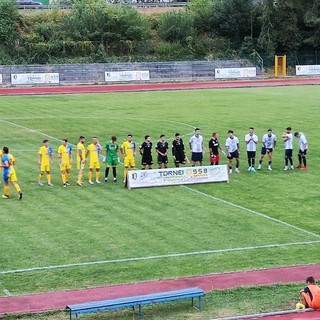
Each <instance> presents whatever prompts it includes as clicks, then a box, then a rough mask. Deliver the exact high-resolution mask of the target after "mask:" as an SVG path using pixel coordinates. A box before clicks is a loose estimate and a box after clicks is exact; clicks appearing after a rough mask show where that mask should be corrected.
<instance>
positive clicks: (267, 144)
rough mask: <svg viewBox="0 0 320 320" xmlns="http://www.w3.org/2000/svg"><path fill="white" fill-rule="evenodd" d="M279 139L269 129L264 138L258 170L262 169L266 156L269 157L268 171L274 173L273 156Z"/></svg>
mask: <svg viewBox="0 0 320 320" xmlns="http://www.w3.org/2000/svg"><path fill="white" fill-rule="evenodd" d="M276 143H277V137H276V135H275V134H274V133H273V132H272V129H268V132H267V133H266V134H264V135H263V137H262V148H261V156H260V160H259V165H258V170H260V169H261V165H262V161H263V158H264V156H265V155H266V154H267V155H268V170H270V171H272V167H271V164H272V154H273V151H274V149H275V147H276Z"/></svg>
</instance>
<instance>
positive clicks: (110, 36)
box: [0, 0, 320, 64]
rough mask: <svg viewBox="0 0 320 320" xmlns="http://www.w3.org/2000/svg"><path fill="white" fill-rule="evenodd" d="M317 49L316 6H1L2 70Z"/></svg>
mask: <svg viewBox="0 0 320 320" xmlns="http://www.w3.org/2000/svg"><path fill="white" fill-rule="evenodd" d="M319 49H320V0H192V1H191V2H190V4H189V6H188V7H187V8H186V10H181V11H170V12H167V13H163V14H160V15H156V14H155V15H152V16H146V15H142V14H140V13H139V12H138V11H136V10H135V9H133V8H130V7H127V6H114V5H110V4H106V2H105V1H104V0H74V3H73V8H72V9H71V10H67V11H66V10H60V9H58V8H54V9H52V10H33V11H19V10H18V8H17V6H16V4H15V1H14V0H1V1H0V64H13V63H17V64H19V63H21V64H22V63H72V62H113V61H153V60H185V59H188V60H192V59H230V58H237V57H240V56H245V55H247V56H248V55H250V54H251V53H252V52H253V51H254V50H255V51H257V52H259V53H261V54H266V55H270V56H271V55H274V54H282V53H287V52H301V51H305V50H319Z"/></svg>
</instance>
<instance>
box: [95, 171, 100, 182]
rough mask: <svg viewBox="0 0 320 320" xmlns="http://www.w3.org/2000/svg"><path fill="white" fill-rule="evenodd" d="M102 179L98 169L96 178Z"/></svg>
mask: <svg viewBox="0 0 320 320" xmlns="http://www.w3.org/2000/svg"><path fill="white" fill-rule="evenodd" d="M99 179H100V171H99V172H98V171H96V180H99Z"/></svg>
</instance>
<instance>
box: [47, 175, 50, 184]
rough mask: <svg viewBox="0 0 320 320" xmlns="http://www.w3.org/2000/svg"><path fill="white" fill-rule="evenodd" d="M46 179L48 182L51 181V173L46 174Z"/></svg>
mask: <svg viewBox="0 0 320 320" xmlns="http://www.w3.org/2000/svg"><path fill="white" fill-rule="evenodd" d="M47 181H48V183H51V174H47Z"/></svg>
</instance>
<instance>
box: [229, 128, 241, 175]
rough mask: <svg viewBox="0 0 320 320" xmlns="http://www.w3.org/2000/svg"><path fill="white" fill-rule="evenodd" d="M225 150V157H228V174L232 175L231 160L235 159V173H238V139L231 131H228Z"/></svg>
mask: <svg viewBox="0 0 320 320" xmlns="http://www.w3.org/2000/svg"><path fill="white" fill-rule="evenodd" d="M226 149H227V156H228V160H229V161H228V165H229V173H232V159H236V169H235V172H236V173H240V171H239V164H240V161H239V156H240V150H239V139H238V138H237V137H236V136H235V135H234V134H233V131H232V130H229V131H228V138H227V140H226Z"/></svg>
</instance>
